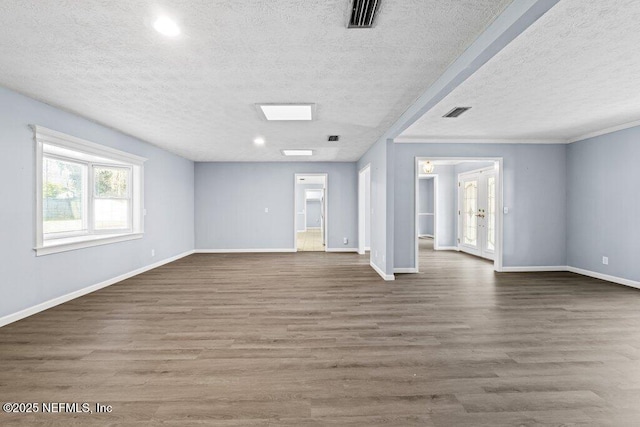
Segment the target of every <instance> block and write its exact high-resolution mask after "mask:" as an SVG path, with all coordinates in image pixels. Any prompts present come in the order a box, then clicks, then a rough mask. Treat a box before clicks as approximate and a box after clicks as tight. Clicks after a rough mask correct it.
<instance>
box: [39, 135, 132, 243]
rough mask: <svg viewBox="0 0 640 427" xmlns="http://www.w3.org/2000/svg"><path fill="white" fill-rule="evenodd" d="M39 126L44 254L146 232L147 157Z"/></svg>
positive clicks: (40, 239) (40, 201)
mask: <svg viewBox="0 0 640 427" xmlns="http://www.w3.org/2000/svg"><path fill="white" fill-rule="evenodd" d="M34 130H35V136H36V143H37V152H38V161H39V162H40V164H41V167H40V168H38V169H39V170H38V171H37V177H36V179H37V182H38V183H39V184H40V185H39V186H38V188H37V191H36V192H37V197H38V198H37V204H38V206H39V209H38V212H37V229H38V233H37V236H36V240H37V241H36V251H37V253H38V255H45V254H48V253H55V252H60V251H62V250H71V249H77V248H79V247H87V246H93V245H95V244H104V243H109V242H115V241H121V240H127V239H128V238H140V237H142V236H141V234H142V229H143V227H142V225H143V209H142V193H143V192H142V175H143V162H144V160H145V159H143V158H142V157H138V156H135V155H132V154H128V153H124V152H122V151H118V150H114V149H111V148H108V147H103V146H101V145H98V144H94V143H91V142H88V141H84V140H81V139H79V138H74V137H72V136H69V135H65V134H62V133H60V132H55V131H52V130H49V129H45V128H41V127H39V126H34ZM128 236H133V237H128ZM107 239H110V240H107ZM100 240H103V241H104V242H103V243H101V242H99V241H100ZM83 242H88V243H86V244H84V243H83ZM79 243H83V244H80V245H79ZM62 246H65V248H59V249H56V247H62Z"/></svg>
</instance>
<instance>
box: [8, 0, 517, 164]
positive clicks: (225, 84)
mask: <svg viewBox="0 0 640 427" xmlns="http://www.w3.org/2000/svg"><path fill="white" fill-rule="evenodd" d="M509 3H510V0H449V1H442V0H383V1H382V3H381V9H380V13H379V16H378V19H377V25H376V27H375V28H373V29H370V30H363V29H354V30H347V29H346V28H345V23H346V20H347V9H348V5H349V0H323V1H315V2H311V1H300V0H278V1H264V0H251V1H229V0H224V1H223V0H179V1H175V0H174V1H170V0H167V1H166V2H164V5H163V6H158V5H157V3H156V1H142V0H140V1H130V0H83V1H77V0H47V1H42V0H31V1H3V2H0V85H3V86H6V87H8V88H10V89H13V90H16V91H19V92H21V93H24V94H26V95H28V96H31V97H34V98H36V99H39V100H42V101H45V102H47V103H49V104H52V105H55V106H59V107H62V108H64V109H66V110H69V111H72V112H76V113H78V114H81V115H83V116H85V117H88V118H90V119H92V120H95V121H97V122H99V123H103V124H105V125H108V126H111V127H113V128H116V129H118V130H121V131H123V132H126V133H128V134H131V135H133V136H136V137H138V138H141V139H143V140H146V141H149V142H151V143H153V144H155V145H158V146H160V147H163V148H166V149H168V150H170V151H172V152H175V153H178V154H180V155H182V156H185V157H187V158H190V159H193V160H199V161H274V160H275V161H282V160H295V161H299V160H300V159H285V158H284V157H283V156H282V155H281V154H280V151H279V150H280V149H282V148H313V149H315V150H316V153H317V155H315V156H314V157H313V158H312V160H316V161H320V160H337V161H353V160H357V159H358V158H359V157H360V156H361V155H362V154H363V153H364V152H365V151H366V150H367V149H368V148H369V147H370V146H371V145H372V144H373V143H374V142H375V141H376V140H377V138H378V137H380V136H381V135H382V134H383V133H384V132H385V131H386V130H387V129H388V128H389V126H390V125H391V124H392V123H393V122H394V121H395V120H396V119H397V118H398V117H399V116H400V115H401V113H402V112H403V111H404V110H405V109H406V108H407V107H409V105H410V104H411V103H412V102H413V101H414V100H415V99H416V98H417V97H418V96H419V95H420V94H421V93H422V91H424V90H425V89H426V88H427V87H428V86H429V85H430V84H431V83H432V82H433V81H434V80H435V79H436V78H437V77H438V76H439V75H440V74H441V73H442V72H443V71H444V69H445V68H446V67H447V66H448V65H449V64H450V63H451V62H452V61H453V60H454V59H455V58H456V57H457V56H458V55H459V54H460V53H462V52H463V51H464V49H465V48H466V47H467V46H468V45H469V44H470V43H471V42H473V40H474V39H475V38H476V37H477V36H478V35H479V34H480V33H482V31H483V30H484V29H485V28H486V27H487V25H488V24H490V23H491V21H492V20H493V19H494V18H495V17H496V16H497V15H498V14H499V13H500V12H501V11H502V10H503V9H504V7H506V6H507V5H508V4H509ZM161 13H166V14H168V15H169V16H171V17H173V18H174V19H175V20H176V21H178V23H179V25H180V27H181V29H182V35H181V36H179V37H177V38H175V39H168V38H165V37H163V36H161V35H160V34H158V33H156V32H155V31H154V30H153V29H152V23H153V20H154V18H155V17H157V16H158V15H159V14H161ZM262 102H266V103H269V102H271V103H273V102H313V103H316V104H317V110H316V113H317V117H318V119H317V120H316V121H313V122H304V123H302V122H297V123H291V122H287V123H283V122H276V123H272V122H266V121H264V120H263V119H261V118H260V115H259V114H258V112H257V111H256V108H255V107H254V104H255V103H262ZM333 134H337V135H340V142H338V143H329V142H327V140H326V139H327V136H328V135H333ZM256 136H262V137H264V138H265V139H266V140H267V144H266V145H265V146H264V147H254V146H253V144H252V140H253V139H254V138H255V137H256Z"/></svg>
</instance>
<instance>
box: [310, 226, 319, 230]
mask: <svg viewBox="0 0 640 427" xmlns="http://www.w3.org/2000/svg"><path fill="white" fill-rule="evenodd" d="M321 229H322V227H307V230H321Z"/></svg>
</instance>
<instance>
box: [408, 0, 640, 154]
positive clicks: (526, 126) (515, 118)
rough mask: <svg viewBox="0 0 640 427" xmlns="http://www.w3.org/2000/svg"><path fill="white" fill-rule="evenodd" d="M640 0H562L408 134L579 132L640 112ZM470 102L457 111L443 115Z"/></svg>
mask: <svg viewBox="0 0 640 427" xmlns="http://www.w3.org/2000/svg"><path fill="white" fill-rule="evenodd" d="M639 22H640V1H638V0H607V1H595V0H589V1H587V0H562V1H560V2H559V3H558V4H557V5H556V6H554V7H553V8H552V9H551V10H550V11H549V12H547V14H545V15H544V16H542V17H541V18H540V19H539V20H538V21H537V22H535V23H534V24H533V25H532V26H531V27H530V28H529V29H527V30H526V31H524V32H523V33H522V34H520V36H518V37H517V38H516V39H515V40H514V41H513V42H512V43H511V44H509V45H508V46H507V47H506V48H504V49H503V50H502V51H500V52H499V53H498V54H497V55H496V56H495V57H493V58H492V59H491V60H490V61H489V62H488V63H487V64H485V65H484V66H483V67H482V68H480V69H479V70H478V71H477V72H476V73H475V74H473V75H472V76H471V77H470V78H469V79H468V80H467V81H465V82H464V83H462V84H461V85H460V86H458V87H457V88H456V89H455V90H453V91H452V92H451V93H450V94H449V95H448V96H447V97H446V98H445V99H443V100H442V101H441V102H440V103H439V104H438V105H437V106H436V107H434V108H433V109H432V110H430V111H429V112H427V113H426V114H425V115H424V116H423V117H422V118H420V119H419V120H418V121H417V122H416V123H414V124H413V125H412V126H410V127H409V128H408V129H407V130H405V131H404V132H403V133H402V135H401V137H402V138H407V137H409V138H417V139H418V138H419V137H427V138H429V139H438V138H443V139H447V138H448V139H456V138H465V139H466V138H480V139H491V138H501V139H511V138H515V139H523V140H527V139H528V140H561V141H562V142H564V141H568V140H573V139H575V138H576V137H579V136H581V135H585V134H589V133H591V132H597V131H599V130H602V129H605V128H609V127H614V126H618V125H621V124H624V123H628V122H632V121H637V120H638V119H640V30H639V26H638V23H639ZM455 106H471V107H473V108H472V109H471V110H469V111H468V112H466V113H464V114H463V115H462V116H460V117H459V118H457V119H447V118H442V115H444V114H445V113H447V112H448V111H449V110H451V108H453V107H455Z"/></svg>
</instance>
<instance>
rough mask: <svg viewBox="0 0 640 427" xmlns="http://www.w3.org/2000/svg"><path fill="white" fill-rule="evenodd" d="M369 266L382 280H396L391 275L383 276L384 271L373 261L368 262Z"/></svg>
mask: <svg viewBox="0 0 640 427" xmlns="http://www.w3.org/2000/svg"><path fill="white" fill-rule="evenodd" d="M369 265H370V266H371V268H373V269H374V270H375V271H376V273H378V274H379V275H380V277H382V278H383V279H384V280H396V277H395V276H394V275H393V274H385V272H384V271H382V269H381V268H380V267H378V266H377V265H376V264H375V263H374V262H373V261H369Z"/></svg>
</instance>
